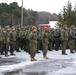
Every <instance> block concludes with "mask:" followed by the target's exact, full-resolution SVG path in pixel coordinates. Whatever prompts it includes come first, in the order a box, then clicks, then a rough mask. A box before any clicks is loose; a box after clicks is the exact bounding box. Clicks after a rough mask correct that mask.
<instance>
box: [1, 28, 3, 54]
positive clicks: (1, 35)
mask: <svg viewBox="0 0 76 75" xmlns="http://www.w3.org/2000/svg"><path fill="white" fill-rule="evenodd" d="M2 47H3V31H2V28H1V27H0V52H1V55H3V49H2Z"/></svg>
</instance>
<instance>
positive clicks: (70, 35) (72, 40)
mask: <svg viewBox="0 0 76 75" xmlns="http://www.w3.org/2000/svg"><path fill="white" fill-rule="evenodd" d="M69 37H70V40H69V47H70V53H74V49H75V45H74V42H75V27H74V25H72V26H71V27H70V32H69Z"/></svg>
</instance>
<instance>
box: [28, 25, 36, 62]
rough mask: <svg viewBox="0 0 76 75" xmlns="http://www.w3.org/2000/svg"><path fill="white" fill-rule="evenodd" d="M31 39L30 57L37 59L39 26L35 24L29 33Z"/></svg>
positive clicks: (33, 59)
mask: <svg viewBox="0 0 76 75" xmlns="http://www.w3.org/2000/svg"><path fill="white" fill-rule="evenodd" d="M28 38H29V41H30V57H31V61H37V59H35V55H36V51H37V28H36V27H35V26H33V27H32V31H31V32H30V33H29V37H28Z"/></svg>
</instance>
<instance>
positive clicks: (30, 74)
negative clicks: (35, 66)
mask: <svg viewBox="0 0 76 75" xmlns="http://www.w3.org/2000/svg"><path fill="white" fill-rule="evenodd" d="M4 75H46V72H39V73H38V72H26V73H23V72H21V71H16V72H8V73H5V74H4Z"/></svg>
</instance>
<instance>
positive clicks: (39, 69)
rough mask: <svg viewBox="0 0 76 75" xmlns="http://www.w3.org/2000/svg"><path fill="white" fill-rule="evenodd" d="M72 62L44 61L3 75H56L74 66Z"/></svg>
mask: <svg viewBox="0 0 76 75" xmlns="http://www.w3.org/2000/svg"><path fill="white" fill-rule="evenodd" d="M13 60H14V59H13ZM72 61H73V59H48V60H42V61H39V62H37V63H34V64H32V65H29V66H27V67H23V68H22V69H19V70H16V71H12V72H7V73H4V74H3V75H54V74H55V75H56V71H58V70H61V69H63V68H66V67H69V66H72V65H73V63H72ZM15 63H16V62H15ZM58 75H74V74H58ZM75 75H76V74H75Z"/></svg>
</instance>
